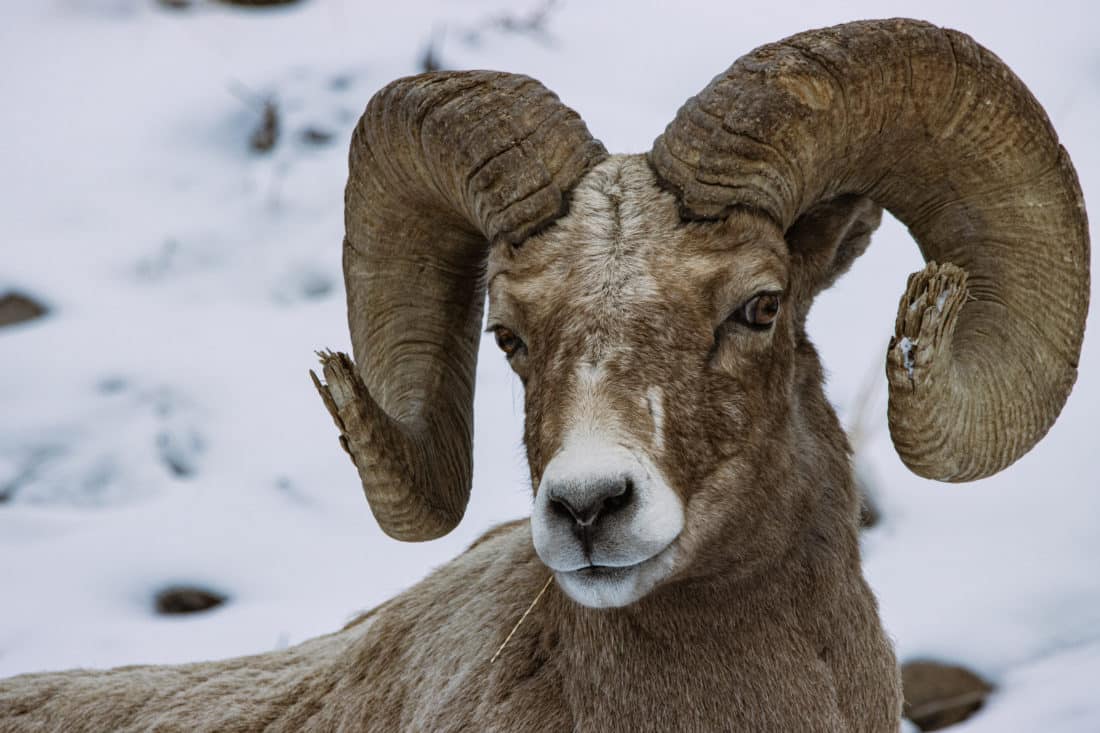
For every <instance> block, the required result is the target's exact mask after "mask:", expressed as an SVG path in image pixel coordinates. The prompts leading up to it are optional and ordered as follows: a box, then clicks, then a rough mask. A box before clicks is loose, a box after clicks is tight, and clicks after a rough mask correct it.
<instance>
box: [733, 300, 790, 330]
mask: <svg viewBox="0 0 1100 733" xmlns="http://www.w3.org/2000/svg"><path fill="white" fill-rule="evenodd" d="M735 315H736V316H737V319H738V320H739V321H741V322H743V323H744V324H745V325H747V326H750V327H751V328H756V329H760V330H764V329H767V328H771V326H772V324H773V323H775V319H776V318H777V317H778V316H779V293H757V294H756V295H754V296H753V297H752V298H750V299H749V300H748V301H746V302H745V304H744V305H742V306H741V307H740V308H738V309H737V312H736V314H735Z"/></svg>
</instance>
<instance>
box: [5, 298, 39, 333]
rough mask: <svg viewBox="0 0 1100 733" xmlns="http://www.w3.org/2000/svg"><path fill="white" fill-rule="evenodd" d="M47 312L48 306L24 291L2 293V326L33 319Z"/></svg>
mask: <svg viewBox="0 0 1100 733" xmlns="http://www.w3.org/2000/svg"><path fill="white" fill-rule="evenodd" d="M47 312H48V311H47V309H46V306H44V305H42V304H41V303H39V302H38V301H36V300H33V299H32V298H30V297H29V296H26V295H23V294H22V293H5V294H4V295H0V328H2V327H4V326H11V325H14V324H16V323H23V322H24V321H33V320H34V319H35V318H41V317H42V316H44V315H46V313H47Z"/></svg>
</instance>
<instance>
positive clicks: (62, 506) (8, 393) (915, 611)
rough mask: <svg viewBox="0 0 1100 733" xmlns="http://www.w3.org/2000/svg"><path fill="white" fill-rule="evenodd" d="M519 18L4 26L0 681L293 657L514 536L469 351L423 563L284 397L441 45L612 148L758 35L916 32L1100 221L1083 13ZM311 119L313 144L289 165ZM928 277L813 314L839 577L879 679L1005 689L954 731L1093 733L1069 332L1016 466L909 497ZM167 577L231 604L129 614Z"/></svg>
mask: <svg viewBox="0 0 1100 733" xmlns="http://www.w3.org/2000/svg"><path fill="white" fill-rule="evenodd" d="M537 7H538V4H537V0H536V1H534V2H516V3H511V4H509V3H506V2H505V1H504V0H476V1H475V0H465V1H462V2H444V1H443V0H437V1H435V2H424V1H422V0H405V1H403V2H393V1H387V2H378V3H374V2H365V1H363V2H355V1H353V0H344V1H343V2H340V1H337V0H304V1H303V2H301V3H298V4H295V5H291V6H288V7H286V8H282V9H277V10H259V11H258V10H245V9H234V8H231V7H227V6H224V5H219V4H217V3H213V2H201V0H200V1H198V2H197V3H196V4H195V6H194V7H192V8H191V9H189V10H184V11H175V10H169V9H166V8H165V7H163V6H161V5H159V4H158V3H156V2H154V1H153V0H40V1H39V2H19V3H17V2H13V1H9V2H4V3H3V6H2V9H0V19H2V22H0V100H2V102H0V105H2V112H0V151H2V152H0V171H2V173H0V231H2V234H0V295H2V294H3V293H4V292H7V291H11V290H18V291H21V292H24V293H27V294H30V295H32V296H33V297H35V298H37V299H40V300H41V301H42V302H44V303H45V304H46V305H47V306H48V307H49V309H50V313H49V315H48V316H47V317H45V318H41V319H38V320H35V321H32V322H28V323H26V324H23V325H19V326H14V327H8V328H3V329H0V676H6V675H10V674H17V673H21V672H28V671H36V670H45V669H55V668H62V667H72V666H84V667H106V666H112V665H118V664H129V663H139V662H158V663H162V662H183V661H189V660H199V659H209V658H215V657H225V656H231V655H238V654H244V653H251V652H259V651H264V650H268V649H274V648H278V647H282V646H285V645H288V644H294V643H297V642H300V641H302V640H304V639H306V638H309V637H311V636H314V635H316V634H319V633H323V632H328V631H332V630H335V629H337V628H338V627H340V625H341V624H343V623H344V622H345V621H347V620H348V619H349V618H350V617H351V616H352V615H353V614H354V613H355V612H356V611H358V610H361V609H365V608H369V607H371V606H373V605H376V604H378V603H379V602H381V601H383V600H385V599H387V598H389V597H391V596H393V595H394V594H396V593H398V592H399V591H401V590H402V589H404V588H407V587H409V586H411V585H413V584H414V583H416V582H417V580H418V579H420V578H421V577H423V576H424V575H425V574H426V573H427V572H428V571H429V570H431V569H432V568H434V567H437V566H439V565H441V564H443V563H445V562H447V560H448V559H449V558H451V557H453V556H454V555H456V554H457V553H458V552H460V551H461V550H462V549H463V548H465V546H466V545H467V544H468V543H469V542H471V541H472V540H473V539H474V538H475V537H476V536H477V535H478V534H479V533H481V532H482V531H484V530H485V529H486V528H487V527H489V526H490V525H491V524H493V523H496V522H499V521H502V520H506V519H510V518H514V517H518V516H523V515H526V514H527V513H528V510H529V504H530V489H529V487H528V485H527V480H526V471H525V467H524V459H523V453H522V449H521V446H520V427H521V422H522V419H523V407H522V394H521V387H520V385H519V383H518V381H517V380H516V379H515V378H513V377H512V375H511V373H510V372H509V371H508V369H507V367H506V365H505V363H504V361H503V359H502V358H500V357H499V355H498V353H497V351H496V349H495V347H494V346H493V345H492V344H491V343H489V342H486V343H485V344H484V346H485V348H484V349H483V353H482V358H481V362H480V365H479V376H478V385H477V403H476V418H477V434H476V441H475V452H476V455H475V465H476V472H475V476H474V489H473V497H472V500H471V504H470V508H469V510H468V512H467V516H466V519H465V520H464V521H463V523H462V525H461V526H460V527H459V528H458V529H457V530H456V531H455V532H454V533H452V534H451V535H450V536H448V537H446V538H444V539H441V540H438V541H435V542H431V543H427V544H420V545H416V544H402V543H398V542H396V541H394V540H391V539H388V538H387V537H385V536H384V535H383V534H382V533H381V531H380V530H379V529H378V528H377V526H376V525H375V524H374V522H373V519H372V518H371V516H370V512H369V510H368V508H367V505H366V502H365V501H364V499H363V497H362V494H361V491H360V489H359V483H358V479H357V477H356V474H355V471H354V468H353V467H352V465H351V463H350V461H348V459H347V457H346V456H345V455H344V453H343V452H342V451H341V450H340V448H339V446H338V444H337V440H336V431H335V428H334V427H333V425H332V422H331V420H330V418H329V416H328V415H327V413H326V412H325V411H324V409H323V407H322V405H321V403H320V400H319V399H318V397H317V395H316V394H315V393H314V390H313V388H312V386H311V385H310V382H309V379H308V376H307V370H308V369H310V368H312V367H313V366H314V364H315V358H314V356H313V352H314V350H315V349H317V348H320V347H332V348H337V349H347V348H348V346H349V344H348V335H347V330H346V325H345V311H344V293H343V285H342V281H341V275H340V242H341V236H342V231H343V225H342V189H343V185H344V180H345V176H346V151H347V142H348V138H349V135H350V131H351V128H352V126H353V125H354V123H355V121H356V119H357V118H358V115H359V113H360V112H361V110H362V108H363V106H364V105H365V103H366V101H367V100H368V99H369V98H370V96H371V94H373V92H374V91H375V90H376V89H378V88H379V87H380V86H382V85H383V84H385V83H386V82H388V81H390V80H391V79H394V78H396V77H398V76H403V75H406V74H409V73H414V72H416V71H418V70H419V68H418V66H419V62H420V58H421V56H422V54H423V52H424V49H425V47H426V45H427V44H428V42H429V41H430V40H432V39H434V41H435V46H436V51H437V54H438V58H439V60H440V61H441V62H442V63H443V64H445V65H446V66H447V67H449V68H497V69H503V70H508V71H515V72H523V73H526V74H530V75H532V76H534V77H536V78H538V79H540V80H542V81H543V82H544V83H546V84H547V86H549V87H550V88H551V89H553V90H555V91H556V92H557V93H558V94H559V95H560V96H561V98H562V99H563V101H565V103H566V104H569V105H570V106H572V107H574V108H575V109H577V110H578V111H579V112H580V113H581V115H582V116H583V117H584V119H585V120H586V121H587V123H588V125H589V128H590V129H591V130H592V132H593V133H594V134H595V135H596V136H597V137H599V138H600V139H602V140H603V141H604V143H605V144H606V145H607V147H608V148H609V149H610V150H612V151H616V152H619V151H622V152H629V151H643V150H647V149H648V148H649V145H650V143H651V142H652V140H653V138H654V137H655V136H656V135H657V134H659V133H660V132H661V131H662V130H663V128H664V126H665V124H667V122H668V121H669V120H670V119H671V118H672V116H673V114H674V113H675V111H676V110H677V108H678V107H679V105H680V104H681V103H682V102H683V101H684V99H686V98H687V97H688V96H690V95H692V94H694V93H695V92H697V91H698V90H699V89H700V88H702V87H703V86H704V85H705V84H706V83H707V81H708V80H709V79H710V78H711V77H712V76H713V75H715V74H717V73H718V72H720V71H721V70H723V69H725V68H726V67H727V66H728V65H729V64H730V63H731V62H732V61H733V60H734V59H735V58H736V57H737V56H739V55H740V54H742V53H744V52H746V51H748V50H750V49H752V48H753V47H755V46H757V45H760V44H762V43H765V42H768V41H771V40H776V39H778V38H780V37H783V36H786V35H789V34H791V33H795V32H798V31H800V30H805V29H808V28H814V27H820V26H825V25H831V24H834V23H839V22H843V21H848V20H854V19H860V18H870V17H888V16H894V15H903V16H915V17H922V18H925V19H928V20H931V21H933V22H935V23H938V24H941V25H946V26H950V27H954V28H958V29H960V30H963V31H966V32H968V33H970V34H971V35H973V36H974V37H975V38H977V39H978V40H979V41H980V42H981V43H983V44H984V45H986V46H987V47H989V48H990V49H992V50H993V51H994V52H996V53H997V54H998V55H999V56H1000V57H1001V58H1002V59H1004V60H1005V61H1006V62H1007V63H1008V64H1009V65H1010V66H1011V67H1012V68H1013V69H1014V70H1015V71H1016V72H1017V74H1018V75H1019V76H1020V77H1021V78H1022V79H1023V80H1024V81H1025V82H1026V83H1027V84H1028V85H1029V86H1030V88H1031V89H1032V91H1033V92H1034V93H1035V95H1036V96H1037V97H1038V99H1039V100H1040V102H1041V103H1042V104H1043V105H1044V106H1045V107H1046V109H1047V112H1048V113H1049V115H1050V117H1051V119H1052V121H1053V123H1054V126H1055V128H1056V129H1057V130H1058V132H1059V134H1060V136H1061V139H1062V141H1063V143H1064V144H1065V146H1066V147H1067V149H1068V150H1069V152H1070V154H1071V156H1072V158H1073V160H1074V162H1075V164H1076V167H1077V170H1078V173H1079V175H1080V178H1081V184H1082V187H1083V188H1084V191H1085V197H1086V201H1087V203H1088V205H1089V208H1090V209H1091V211H1092V212H1093V218H1094V220H1096V219H1097V218H1100V194H1098V193H1097V192H1098V191H1100V138H1098V136H1097V132H1098V131H1100V123H1098V122H1097V120H1100V44H1098V43H1097V40H1096V36H1097V28H1098V27H1100V12H1098V11H1096V10H1093V9H1092V5H1091V3H1088V2H1079V3H1073V2H1051V1H1047V2H1042V3H1035V2H1029V3H1006V2H1003V1H998V2H989V1H983V2H972V3H962V2H959V1H958V0H949V1H947V2H940V1H938V0H937V1H935V2H932V1H927V0H926V1H925V2H921V3H899V2H883V1H882V0H875V1H869V2H835V1H834V2H829V3H807V4H798V3H794V2H764V3H738V2H667V3H656V2H637V1H633V2H631V1H627V0H623V1H621V2H596V1H582V0H572V1H571V2H565V1H564V0H563V2H560V3H559V4H558V5H557V6H556V7H554V8H553V9H552V12H551V13H550V14H549V16H548V18H547V20H546V23H545V26H544V29H543V31H541V32H534V33H528V32H522V30H521V31H520V32H516V31H515V29H513V30H512V31H508V30H506V29H502V28H501V24H499V23H496V22H494V21H493V19H495V18H498V17H500V16H501V15H502V14H505V13H510V14H512V15H513V16H514V17H516V18H519V19H523V18H524V17H526V16H527V15H528V14H529V13H530V12H531V11H532V10H533V9H535V8H537ZM265 99H271V100H274V102H275V103H276V105H277V108H278V110H279V113H280V117H281V120H280V121H281V135H280V137H279V140H278V142H277V144H276V146H275V148H274V149H272V150H271V151H269V152H267V153H264V154H258V153H255V152H253V151H251V150H250V149H249V136H250V135H251V133H252V131H253V130H254V129H255V128H256V127H257V125H258V123H259V120H260V116H261V108H262V103H263V100H265ZM307 129H311V130H314V131H317V132H325V133H330V134H331V135H332V138H331V140H330V141H329V142H327V143H320V144H318V143H315V142H309V141H308V140H306V139H305V138H304V134H305V131H306V130H307ZM921 264H922V263H921V260H920V257H919V254H918V252H917V249H916V247H915V245H914V244H913V243H912V241H911V240H910V239H909V237H908V235H907V234H906V232H905V230H904V228H903V227H901V226H900V225H898V224H897V223H896V222H895V221H893V220H890V221H888V222H887V223H885V224H884V225H883V227H882V229H881V230H880V231H879V233H878V234H877V236H876V241H875V244H874V245H873V246H872V247H871V249H870V252H869V253H868V254H867V255H866V256H865V257H863V259H862V260H861V261H860V262H859V263H857V264H856V266H855V268H854V270H853V272H852V273H851V274H850V275H848V276H847V277H846V278H845V279H844V280H843V281H842V283H841V284H840V285H839V286H838V287H836V288H835V289H834V290H832V291H831V292H829V293H828V294H826V295H825V296H824V297H822V298H821V299H820V301H819V302H818V305H817V306H816V307H815V310H814V313H813V316H812V319H811V321H812V322H811V324H810V329H811V334H812V335H813V337H814V339H815V342H816V343H817V344H818V346H819V348H820V350H821V352H822V354H823V358H824V361H825V364H826V367H827V369H828V371H829V375H830V376H829V384H828V387H829V394H830V396H831V398H832V400H833V401H834V404H836V406H837V408H838V409H839V410H840V411H841V413H842V415H844V416H845V418H846V419H847V420H848V421H852V420H853V415H854V414H855V412H856V410H855V408H854V406H855V405H857V404H859V403H860V398H859V394H860V392H861V389H862V388H863V385H865V384H867V383H868V380H871V381H870V384H872V385H873V389H872V390H871V400H870V402H869V406H870V407H869V409H867V410H865V411H864V412H865V414H864V416H863V418H862V419H861V420H859V423H860V425H859V438H858V443H859V446H860V455H859V463H860V466H861V470H862V471H864V472H866V474H867V475H868V476H870V477H872V479H873V481H874V483H875V486H876V487H877V491H878V499H879V502H880V505H881V510H882V513H883V520H882V523H881V524H880V525H879V526H878V527H876V528H875V529H873V530H871V531H870V532H869V533H867V534H866V535H865V541H864V551H865V567H866V572H867V574H868V576H869V578H870V580H871V582H872V584H873V585H874V588H875V590H876V592H877V594H878V596H879V598H880V601H881V608H882V615H883V619H884V622H885V624H886V626H887V627H888V629H889V632H890V634H891V635H892V636H893V638H894V640H895V642H896V644H897V648H898V652H899V656H900V657H901V659H903V660H905V659H911V658H916V657H932V658H937V659H942V660H946V661H952V662H958V663H962V664H964V665H967V666H969V667H971V668H973V669H975V670H976V671H978V672H980V673H981V674H982V675H984V676H985V677H986V678H987V679H989V680H991V681H992V682H993V683H994V684H995V685H996V686H997V692H996V693H995V695H994V696H993V697H992V698H991V699H990V700H989V702H988V703H987V705H986V707H985V709H984V710H983V711H982V712H981V713H980V714H978V715H977V716H975V717H974V718H972V719H971V720H970V721H968V722H966V723H964V724H962V725H960V726H959V727H958V728H956V730H960V731H963V730H965V731H972V732H975V733H976V732H977V731H983V732H987V731H988V732H992V731H998V732H1003V731H1035V730H1039V729H1042V730H1044V731H1045V732H1046V733H1055V732H1060V731H1075V732H1077V731H1100V569H1098V567H1097V565H1098V562H1100V532H1098V531H1097V530H1098V528H1100V477H1098V470H1097V465H1098V463H1097V458H1098V456H1097V449H1098V448H1100V442H1098V439H1097V432H1098V430H1097V424H1096V415H1097V414H1100V354H1098V353H1097V347H1096V338H1095V337H1093V338H1086V340H1085V347H1084V354H1083V356H1082V361H1081V369H1080V377H1079V381H1078V385H1077V387H1076V389H1075V391H1074V393H1073V394H1072V395H1071V397H1070V399H1069V402H1068V404H1067V406H1066V408H1065V411H1064V412H1063V413H1062V417H1061V419H1060V421H1059V422H1058V423H1057V424H1056V425H1055V426H1054V428H1053V430H1051V432H1050V434H1049V435H1048V436H1047V438H1046V439H1045V440H1044V441H1043V442H1042V443H1041V444H1040V445H1039V446H1038V448H1036V449H1035V450H1034V451H1033V452H1032V453H1030V454H1029V455H1028V456H1026V457H1025V458H1023V459H1022V460H1021V461H1019V462H1018V463H1017V464H1016V465H1014V466H1012V467H1011V468H1010V469H1008V470H1007V471H1005V472H1004V473H1003V474H1001V475H999V476H996V477H994V478H991V479H987V480H985V481H981V482H977V483H974V484H969V485H941V484H936V483H932V482H928V481H924V480H921V479H919V478H916V477H915V476H913V475H911V474H910V473H909V472H908V471H907V470H906V469H905V468H904V467H903V466H902V465H901V463H900V461H899V460H898V459H897V457H896V456H895V454H894V452H893V449H892V447H891V445H890V442H889V437H888V435H887V432H886V430H885V425H886V420H885V391H886V388H885V380H884V378H883V377H882V376H881V375H882V360H883V355H884V349H885V344H886V340H887V338H888V336H889V334H890V331H891V328H892V325H893V318H894V311H895V308H896V304H897V298H898V297H899V296H900V294H901V292H902V289H903V286H904V282H905V277H906V275H907V274H908V273H909V272H911V271H913V270H916V269H919V268H920V266H921ZM1094 266H1095V258H1094ZM1037 307H1040V308H1041V307H1042V304H1041V303H1039V304H1037ZM1095 315H1096V314H1093V316H1094V317H1095ZM1093 328H1095V321H1094V326H1093ZM1090 335H1091V334H1090ZM175 583H194V584H198V585H201V586H204V587H209V588H212V589H214V590H217V591H220V592H222V593H224V594H226V595H227V596H228V598H229V600H228V602H227V603H226V604H225V605H224V606H222V607H220V608H218V609H215V610H212V611H209V612H206V613H200V614H194V615H190V616H186V617H165V616H158V615H156V614H155V613H154V610H153V600H152V599H153V596H154V594H155V592H156V591H157V590H159V589H161V588H163V587H164V586H166V585H169V584H175Z"/></svg>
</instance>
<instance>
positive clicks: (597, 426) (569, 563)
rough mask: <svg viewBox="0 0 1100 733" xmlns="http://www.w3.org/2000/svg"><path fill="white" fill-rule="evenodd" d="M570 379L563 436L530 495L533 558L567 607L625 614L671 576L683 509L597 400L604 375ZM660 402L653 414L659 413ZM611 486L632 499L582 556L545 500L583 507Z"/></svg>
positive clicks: (566, 520) (596, 371)
mask: <svg viewBox="0 0 1100 733" xmlns="http://www.w3.org/2000/svg"><path fill="white" fill-rule="evenodd" d="M576 376H577V387H578V389H577V391H576V395H575V402H574V404H573V405H572V408H573V409H572V414H571V415H570V416H569V419H568V420H567V423H566V424H567V425H568V426H569V428H568V432H567V433H566V436H565V439H564V440H563V443H562V447H561V449H560V450H559V451H558V453H557V454H556V455H555V456H554V457H553V458H552V459H551V460H550V462H549V463H548V464H547V466H546V469H545V470H544V471H543V474H542V478H541V480H540V482H539V488H538V491H537V492H536V494H535V507H534V510H533V512H532V515H531V533H532V538H533V540H534V544H535V551H536V552H537V553H538V555H539V557H540V558H541V559H542V561H543V562H544V563H545V564H546V565H547V566H548V567H549V568H551V569H552V570H554V571H555V573H556V575H557V577H558V581H559V584H560V585H561V587H562V588H563V589H564V590H565V592H566V593H567V594H568V595H569V596H570V597H571V598H572V599H573V600H575V601H576V602H578V603H581V604H583V605H586V606H592V607H597V608H605V607H611V606H624V605H627V604H630V603H633V602H634V601H636V600H638V599H639V598H641V597H642V596H643V595H645V594H646V593H648V592H649V591H650V590H651V589H652V588H653V587H654V586H655V585H656V584H657V583H658V582H660V581H661V580H662V579H663V578H664V577H666V576H667V574H668V573H669V572H670V570H671V566H672V561H673V558H674V553H673V551H672V550H671V549H670V547H669V546H670V545H671V544H672V542H673V541H674V540H675V539H676V538H677V537H678V536H679V535H680V532H681V531H683V528H684V507H683V502H681V500H680V497H679V496H678V495H677V494H676V492H675V491H673V490H672V487H671V486H669V485H668V482H667V481H666V480H665V478H664V477H663V476H662V475H661V472H660V471H659V469H658V468H657V466H656V464H655V463H654V461H653V460H652V459H651V458H650V457H649V456H648V455H647V454H646V453H645V452H644V451H643V450H642V448H641V447H640V446H632V445H630V442H629V441H628V440H627V439H626V438H625V437H624V432H623V431H621V430H620V429H619V423H618V419H617V417H616V416H615V415H614V414H613V413H612V411H611V409H610V407H609V406H608V404H607V402H606V400H604V399H603V398H602V395H601V389H600V386H601V381H602V379H603V370H602V369H600V368H599V367H598V366H592V365H581V366H579V367H578V370H577V373H576ZM651 391H652V390H651ZM660 398H661V396H660V395H658V404H657V405H656V409H658V410H663V404H662V403H660ZM661 414H662V417H661V420H663V412H662V413H661ZM655 419H656V417H655ZM662 430H663V426H662ZM661 440H662V441H663V438H662V439H661ZM609 481H610V482H624V481H629V483H630V485H632V487H633V494H632V497H631V500H630V502H629V503H628V504H627V505H625V506H624V507H623V508H621V509H618V510H616V511H615V512H614V513H610V514H607V515H605V516H603V517H602V518H599V519H597V520H596V523H595V525H594V528H593V535H592V538H593V539H592V542H591V547H590V550H591V551H590V552H586V548H585V547H584V545H583V544H582V542H581V541H580V539H578V536H577V533H576V530H575V522H574V520H573V519H572V518H571V517H569V516H568V515H566V514H563V512H561V511H560V509H558V510H556V509H555V507H554V506H552V504H553V502H552V501H551V497H550V494H551V491H553V492H554V493H555V495H556V496H557V497H558V498H565V499H567V500H568V501H569V502H570V503H571V504H573V505H574V506H581V505H586V504H589V503H590V502H591V501H592V500H593V498H594V497H598V495H599V493H600V492H601V491H602V490H603V489H602V488H601V487H604V486H606V484H607V482H609ZM593 568H594V569H593Z"/></svg>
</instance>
